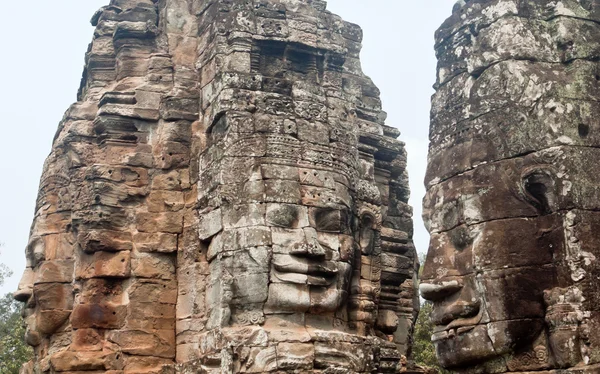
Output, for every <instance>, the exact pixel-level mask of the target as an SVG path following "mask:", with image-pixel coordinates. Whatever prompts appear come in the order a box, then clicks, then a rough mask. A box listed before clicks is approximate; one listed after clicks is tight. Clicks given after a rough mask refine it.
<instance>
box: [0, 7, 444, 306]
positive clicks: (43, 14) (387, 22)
mask: <svg viewBox="0 0 600 374" xmlns="http://www.w3.org/2000/svg"><path fill="white" fill-rule="evenodd" d="M454 1H455V0H418V1H412V0H329V1H328V8H329V10H331V11H332V12H334V13H337V14H339V15H341V16H342V17H343V18H344V19H346V20H348V21H351V22H355V23H358V24H359V25H360V26H362V28H363V30H364V34H365V38H364V42H363V45H364V49H363V53H362V63H363V70H364V71H365V72H366V74H367V75H369V76H370V77H371V78H372V79H373V80H374V82H375V84H377V86H378V87H379V88H380V89H381V92H382V99H383V105H384V110H386V111H387V112H388V114H389V117H388V124H389V125H391V126H395V127H398V128H399V129H400V130H401V131H402V136H401V140H403V141H404V142H406V145H407V149H408V157H409V158H408V160H409V173H410V178H411V189H412V198H411V204H412V205H413V207H414V208H415V232H416V234H415V242H416V246H417V250H418V251H419V252H420V253H423V252H425V251H426V250H427V245H428V240H429V238H428V235H427V232H426V231H425V229H424V228H423V223H422V221H421V219H420V215H421V199H422V197H423V194H424V188H423V178H424V171H425V165H426V159H427V134H428V125H429V101H430V96H431V94H432V93H433V90H432V88H431V86H432V84H433V82H434V80H435V64H436V62H435V56H434V53H433V33H434V31H435V29H436V28H437V27H438V26H439V25H440V24H441V23H442V22H443V20H444V19H445V18H446V17H447V16H449V15H450V13H451V10H452V6H453V4H454ZM107 3H108V0H59V1H48V0H33V1H28V2H26V4H24V3H23V2H19V1H12V2H10V1H9V2H5V3H4V4H3V14H4V15H5V16H4V19H3V21H2V22H1V23H0V45H2V50H3V53H2V56H3V57H2V58H1V59H0V71H2V72H3V74H4V75H3V81H4V88H3V89H1V90H0V130H1V131H0V175H2V183H0V242H3V243H4V247H2V248H1V249H0V251H1V252H0V263H4V264H6V265H7V266H9V267H10V268H11V269H12V270H13V271H14V275H13V277H12V278H10V279H9V280H8V281H7V282H6V284H5V285H4V286H3V287H0V295H2V294H4V293H6V292H12V291H13V290H15V289H16V286H17V284H18V281H19V278H20V275H21V271H22V269H23V268H24V266H25V257H24V248H25V245H26V244H27V239H28V235H29V228H30V225H31V220H32V218H33V208H34V203H35V199H36V195H37V189H38V184H39V178H40V174H41V170H42V165H43V162H44V159H45V158H46V156H47V154H48V153H49V151H50V146H51V142H52V138H53V136H54V133H55V131H56V128H57V126H58V122H59V121H60V119H61V118H62V115H63V113H64V111H65V110H66V109H67V108H68V106H69V105H70V104H71V103H72V102H74V101H75V100H76V94H77V89H78V87H79V80H80V78H81V72H82V70H83V58H84V54H85V51H86V49H87V46H88V43H89V42H90V41H91V38H92V32H93V29H92V27H91V26H90V23H89V19H90V18H91V16H92V15H93V14H94V12H95V11H96V10H97V9H98V8H100V7H101V6H103V5H106V4H107Z"/></svg>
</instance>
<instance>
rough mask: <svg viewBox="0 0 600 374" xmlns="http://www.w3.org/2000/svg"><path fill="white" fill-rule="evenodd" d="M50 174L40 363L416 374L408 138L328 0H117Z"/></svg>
mask: <svg viewBox="0 0 600 374" xmlns="http://www.w3.org/2000/svg"><path fill="white" fill-rule="evenodd" d="M92 24H93V26H95V32H94V38H93V42H92V43H91V44H90V47H89V50H88V52H87V54H86V59H85V69H84V72H83V78H82V81H81V87H80V90H79V94H78V101H77V102H76V103H75V104H73V105H72V106H71V107H70V108H69V109H68V110H67V112H66V114H65V116H64V118H63V120H62V121H61V123H60V125H59V128H58V131H57V132H56V136H55V138H54V142H53V147H52V151H51V154H50V156H49V157H48V159H47V161H46V163H45V166H44V171H43V176H42V179H41V184H40V189H39V196H38V199H37V204H36V211H35V218H34V221H33V225H32V229H31V237H30V240H29V244H28V246H27V249H26V256H27V268H26V269H25V272H24V275H23V278H22V281H21V283H20V285H19V290H18V291H17V292H16V293H15V298H16V299H18V300H20V301H22V302H24V303H25V305H26V310H25V320H26V324H27V333H26V340H27V343H28V344H30V345H32V346H33V347H34V350H35V358H34V359H33V360H32V361H31V362H29V363H27V364H26V365H25V366H24V367H23V370H22V373H27V374H28V373H36V374H37V373H58V372H63V373H75V372H76V373H79V374H81V373H111V374H119V373H178V372H180V373H215V374H216V373H223V374H226V373H315V374H317V373H323V374H325V373H365V374H366V373H373V372H377V373H398V372H407V373H410V372H413V371H412V369H411V368H410V367H408V366H409V364H408V363H407V356H409V355H410V348H411V331H412V326H413V323H414V320H415V317H416V314H417V312H418V305H419V300H418V294H417V292H416V290H415V287H416V282H415V280H416V273H417V272H416V268H417V267H418V261H417V259H416V254H415V248H414V246H413V244H412V240H411V238H412V219H411V216H412V211H411V208H410V207H409V206H408V205H407V201H408V197H409V188H408V178H407V173H406V154H405V150H404V144H403V143H402V142H400V141H398V140H397V137H398V136H399V135H400V133H399V131H398V130H397V129H396V128H394V127H391V126H388V125H386V124H385V119H386V113H385V112H383V111H382V108H381V101H380V98H379V91H378V89H377V87H375V85H374V84H373V83H372V82H371V80H370V79H369V78H368V77H366V76H365V75H364V74H363V73H362V71H361V68H360V61H359V52H360V49H361V44H360V43H361V39H362V31H361V29H360V28H359V27H358V26H357V25H354V24H351V23H348V22H345V21H343V20H342V19H341V18H340V17H338V16H336V15H334V14H332V13H331V12H329V11H327V10H326V3H325V1H321V0H218V1H217V0H162V1H158V0H111V1H110V4H109V5H107V6H106V7H103V8H102V9H100V10H99V11H98V12H97V13H96V14H95V15H94V17H93V19H92Z"/></svg>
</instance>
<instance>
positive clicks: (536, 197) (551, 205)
mask: <svg viewBox="0 0 600 374" xmlns="http://www.w3.org/2000/svg"><path fill="white" fill-rule="evenodd" d="M521 192H522V193H523V196H524V197H525V199H526V200H527V202H528V203H530V204H531V205H533V206H534V207H535V208H536V209H537V210H538V212H539V213H540V214H550V213H552V212H553V211H555V210H556V197H557V195H556V174H555V172H554V170H553V169H552V168H551V167H544V166H534V167H531V168H527V169H525V170H524V171H523V172H522V173H521Z"/></svg>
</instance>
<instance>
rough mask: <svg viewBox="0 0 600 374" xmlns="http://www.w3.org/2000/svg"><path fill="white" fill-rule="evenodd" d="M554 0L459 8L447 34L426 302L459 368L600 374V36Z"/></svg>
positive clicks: (450, 361) (442, 352)
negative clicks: (598, 329) (595, 39)
mask: <svg viewBox="0 0 600 374" xmlns="http://www.w3.org/2000/svg"><path fill="white" fill-rule="evenodd" d="M541 3H542V2H535V1H531V2H523V3H519V4H516V3H514V2H510V1H495V2H479V1H475V2H465V3H461V4H457V6H456V7H455V9H454V14H453V15H452V17H450V18H449V19H448V20H447V21H446V22H445V23H444V24H443V25H442V27H441V28H440V29H439V30H438V32H437V34H436V39H437V44H436V49H437V51H438V58H439V64H438V81H437V83H436V90H437V92H436V94H435V95H434V97H433V101H432V116H431V128H430V140H431V144H430V149H429V151H430V152H429V164H428V172H427V177H426V185H427V188H428V191H427V195H426V197H425V200H424V208H425V209H424V218H425V221H426V222H427V224H428V228H429V231H430V233H431V243H430V247H429V252H428V255H427V260H426V262H425V266H424V270H423V279H422V283H421V294H422V296H423V297H424V298H426V299H428V300H430V301H431V302H433V315H432V320H433V323H434V325H435V328H434V334H433V341H434V344H435V346H436V350H437V354H438V358H439V360H440V362H441V363H442V365H444V366H445V367H447V368H451V369H453V370H456V371H457V372H481V373H489V372H494V373H503V372H528V371H537V370H552V369H562V368H573V369H572V370H574V371H575V372H577V370H580V371H579V372H582V373H594V372H596V371H597V370H598V365H597V364H598V355H597V352H598V340H597V338H595V337H594V336H593V334H590V331H593V328H592V330H590V326H597V325H598V307H597V305H595V302H592V301H590V300H595V299H597V294H598V291H597V290H598V283H597V272H598V261H597V258H598V257H599V253H598V250H597V246H596V244H595V243H596V241H597V239H596V238H595V236H596V235H595V234H594V232H596V230H597V229H596V227H597V225H598V216H597V213H596V210H597V206H598V201H599V200H598V198H599V196H598V192H597V189H596V187H595V186H596V185H597V183H598V182H597V180H598V172H597V170H596V166H595V163H596V161H595V160H598V157H599V155H598V153H597V152H596V148H595V147H596V146H597V144H598V137H597V135H596V134H597V132H596V130H593V129H592V128H596V125H592V124H595V123H596V122H597V121H596V120H595V119H594V118H595V117H596V116H597V114H596V113H597V110H598V109H597V107H596V104H591V103H590V102H589V101H588V100H590V98H592V97H594V98H595V97H598V93H597V88H596V87H595V84H592V83H590V82H592V79H595V76H596V71H597V66H596V65H595V63H590V62H589V61H583V60H585V59H586V58H585V57H583V56H585V55H586V54H587V53H588V52H589V49H588V50H585V51H584V48H583V47H584V46H585V45H587V41H586V40H590V35H589V34H587V33H596V32H597V28H596V27H595V26H594V27H592V28H590V29H587V28H580V27H579V26H581V25H579V26H575V25H574V24H571V22H574V21H573V20H571V19H566V18H562V17H561V16H560V15H562V14H565V13H564V12H565V9H561V6H562V4H560V5H558V4H554V3H553V4H544V5H542V4H541ZM596 6H597V5H591V4H588V5H581V4H580V3H577V4H576V3H575V2H570V3H569V4H568V8H569V11H573V12H578V14H579V15H580V16H581V17H583V18H586V17H592V18H593V17H595V16H592V13H593V12H595V11H596V10H594V9H595V7H596ZM584 8H585V9H584ZM552 15H557V18H556V19H554V18H552V17H553V16H552ZM550 18H552V21H547V20H548V19H550ZM542 20H544V21H542ZM537 22H540V25H541V24H543V26H541V28H540V29H536V27H534V26H532V25H533V24H537ZM466 25H468V27H465V26H466ZM483 25H486V26H485V27H483ZM488 26H489V27H488ZM517 30H521V31H517ZM525 30H526V31H525ZM557 30H562V31H565V30H578V32H577V33H571V32H562V31H557ZM581 30H585V32H583V33H581V32H579V31H581ZM522 31H524V32H522ZM563 43H566V44H568V45H569V46H570V47H569V48H568V52H566V51H565V50H563V49H562V47H561V46H562V45H565V44H563ZM594 53H596V52H594ZM542 55H543V57H542ZM574 55H578V56H579V57H581V58H582V59H583V60H582V61H577V62H573V59H577V58H575V57H574ZM538 61H553V63H540V62H538ZM571 62H573V63H571ZM594 100H595V99H594ZM592 160H593V161H592ZM575 367H577V368H576V369H575Z"/></svg>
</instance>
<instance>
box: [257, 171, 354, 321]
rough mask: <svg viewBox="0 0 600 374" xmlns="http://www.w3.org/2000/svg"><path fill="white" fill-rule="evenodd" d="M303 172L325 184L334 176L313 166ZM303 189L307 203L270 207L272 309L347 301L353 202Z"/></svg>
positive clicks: (329, 308) (316, 309)
mask: <svg viewBox="0 0 600 374" xmlns="http://www.w3.org/2000/svg"><path fill="white" fill-rule="evenodd" d="M299 174H300V177H303V178H305V180H306V181H308V180H312V181H313V182H314V181H318V180H322V181H323V182H324V183H327V182H328V180H329V178H332V175H333V173H327V172H323V171H319V170H308V169H306V170H300V173H299ZM308 174H311V176H310V177H308ZM325 179H327V180H325ZM331 182H332V183H331V185H333V184H334V182H333V180H332V181H331ZM313 184H315V183H313ZM338 188H339V189H341V191H340V192H341V193H340V195H341V196H350V191H349V190H348V188H347V187H345V186H343V185H340V186H339V187H338ZM301 189H302V187H301ZM302 192H304V193H305V194H304V196H303V198H302V201H301V202H302V205H288V204H277V203H276V204H270V205H268V206H267V224H268V225H269V226H270V227H271V231H272V236H273V247H272V251H273V257H272V259H271V266H270V284H269V296H268V300H267V305H266V308H267V309H268V310H270V311H271V312H273V313H277V312H310V313H314V314H319V313H325V312H335V311H337V310H338V309H339V308H340V306H341V305H342V303H343V302H345V301H346V300H347V299H348V292H349V281H350V275H351V270H352V268H351V267H352V264H353V261H352V259H353V257H354V253H353V249H354V236H353V235H354V233H353V213H352V207H351V206H349V205H348V203H349V202H350V201H346V202H344V201H341V200H339V197H337V196H335V197H333V196H332V195H327V194H324V193H321V192H319V191H318V190H317V189H315V190H314V191H312V192H311V191H310V188H306V187H305V188H303V189H302ZM332 199H333V200H332Z"/></svg>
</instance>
